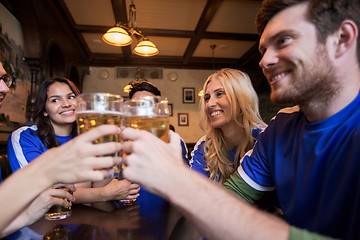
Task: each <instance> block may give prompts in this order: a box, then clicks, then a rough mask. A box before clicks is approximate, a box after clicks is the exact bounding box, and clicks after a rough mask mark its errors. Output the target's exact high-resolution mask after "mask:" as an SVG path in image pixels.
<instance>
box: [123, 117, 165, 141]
mask: <svg viewBox="0 0 360 240" xmlns="http://www.w3.org/2000/svg"><path fill="white" fill-rule="evenodd" d="M169 124H170V123H169V118H168V117H167V116H152V117H147V116H126V117H125V127H132V128H135V129H141V130H146V131H149V132H151V133H152V134H154V135H155V136H157V137H158V138H160V139H161V140H163V141H164V142H168V139H169Z"/></svg>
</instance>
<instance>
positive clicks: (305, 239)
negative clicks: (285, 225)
mask: <svg viewBox="0 0 360 240" xmlns="http://www.w3.org/2000/svg"><path fill="white" fill-rule="evenodd" d="M332 239H336V238H331V237H326V236H322V235H320V234H317V233H313V232H309V231H307V230H304V229H300V228H296V227H294V226H291V228H290V235H289V240H332Z"/></svg>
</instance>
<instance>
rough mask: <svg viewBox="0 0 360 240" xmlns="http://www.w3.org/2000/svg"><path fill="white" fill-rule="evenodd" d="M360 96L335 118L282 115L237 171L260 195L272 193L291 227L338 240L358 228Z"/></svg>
mask: <svg viewBox="0 0 360 240" xmlns="http://www.w3.org/2000/svg"><path fill="white" fill-rule="evenodd" d="M359 139H360V94H359V95H358V96H357V97H356V99H354V100H353V101H352V102H351V103H350V104H349V105H348V106H347V107H345V108H344V109H342V110H341V111H340V112H338V113H337V114H335V115H333V116H331V117H329V118H327V119H325V120H322V121H319V122H315V123H309V122H308V121H307V120H306V117H305V116H304V114H303V113H302V112H301V111H300V110H299V108H298V107H294V108H293V109H291V111H288V112H287V113H285V112H280V113H278V114H277V116H276V118H275V119H273V120H272V121H271V122H270V124H269V126H268V128H267V129H266V130H265V131H264V132H263V133H262V134H260V136H259V138H258V142H257V143H256V144H255V146H254V149H253V151H252V153H249V155H247V156H245V157H244V159H243V162H242V164H241V166H240V167H239V169H238V172H239V174H240V176H241V177H242V178H243V179H244V180H245V181H246V182H247V183H248V184H249V185H250V186H252V187H253V188H255V189H257V190H260V191H269V190H273V189H276V191H277V195H278V199H279V203H280V206H281V209H282V210H283V212H284V215H285V218H286V220H287V221H288V222H289V224H291V225H294V226H296V227H299V228H304V229H307V230H309V231H313V232H317V233H320V234H323V235H328V236H332V237H338V238H346V239H355V238H356V239H357V238H358V237H359V229H360V173H359V171H360V147H359V143H358V141H359Z"/></svg>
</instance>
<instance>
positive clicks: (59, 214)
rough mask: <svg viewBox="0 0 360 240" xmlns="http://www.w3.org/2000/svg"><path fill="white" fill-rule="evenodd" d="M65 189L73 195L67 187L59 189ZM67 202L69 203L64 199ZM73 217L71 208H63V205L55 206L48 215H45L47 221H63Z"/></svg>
mask: <svg viewBox="0 0 360 240" xmlns="http://www.w3.org/2000/svg"><path fill="white" fill-rule="evenodd" d="M59 188H64V189H65V190H66V191H68V192H69V193H71V194H72V192H71V191H70V189H69V188H66V187H59ZM64 199H65V201H67V202H68V201H69V200H68V199H67V198H64ZM70 215H71V207H63V206H61V205H54V206H52V207H51V208H50V209H49V210H48V211H47V213H45V219H46V220H61V219H65V218H67V217H69V216H70Z"/></svg>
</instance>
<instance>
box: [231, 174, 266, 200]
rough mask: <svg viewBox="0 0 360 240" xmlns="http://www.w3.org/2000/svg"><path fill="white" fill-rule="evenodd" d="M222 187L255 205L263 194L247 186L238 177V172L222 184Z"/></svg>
mask: <svg viewBox="0 0 360 240" xmlns="http://www.w3.org/2000/svg"><path fill="white" fill-rule="evenodd" d="M224 187H225V188H227V189H228V190H230V191H231V192H233V193H235V194H236V195H239V196H240V197H242V198H243V199H244V200H245V201H247V202H248V203H252V204H253V203H255V202H256V201H258V200H260V199H261V198H262V197H263V196H264V194H265V192H262V191H258V190H256V189H254V188H252V187H251V186H250V185H248V184H247V183H246V182H245V181H244V180H243V179H242V178H241V176H240V174H239V173H238V171H235V172H234V173H233V174H232V175H231V176H230V178H228V179H227V180H226V182H225V183H224Z"/></svg>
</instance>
